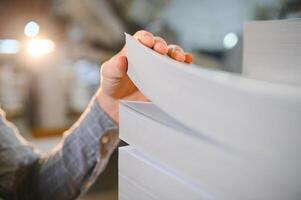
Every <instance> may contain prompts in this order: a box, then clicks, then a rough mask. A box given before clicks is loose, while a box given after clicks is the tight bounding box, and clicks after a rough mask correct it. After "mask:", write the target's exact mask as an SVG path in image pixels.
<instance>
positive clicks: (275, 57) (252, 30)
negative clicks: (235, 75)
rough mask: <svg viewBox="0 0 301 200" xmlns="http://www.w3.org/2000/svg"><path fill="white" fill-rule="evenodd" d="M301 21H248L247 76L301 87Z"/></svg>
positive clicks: (244, 65) (246, 27) (244, 52)
mask: <svg viewBox="0 0 301 200" xmlns="http://www.w3.org/2000/svg"><path fill="white" fill-rule="evenodd" d="M300 41H301V19H290V20H272V21H255V22H248V23H246V25H245V27H244V45H243V46H244V51H243V54H244V56H243V74H244V75H246V76H249V77H252V78H256V79H261V80H267V81H273V82H283V83H288V84H294V85H298V86H299V87H300V86H301V42H300Z"/></svg>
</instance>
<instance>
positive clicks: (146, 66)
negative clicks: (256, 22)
mask: <svg viewBox="0 0 301 200" xmlns="http://www.w3.org/2000/svg"><path fill="white" fill-rule="evenodd" d="M126 55H127V58H128V65H129V69H128V74H129V76H130V78H131V79H132V80H133V82H134V83H135V84H136V85H137V87H138V88H139V89H140V90H141V91H142V92H143V93H144V94H145V95H146V96H147V97H148V98H149V99H150V100H151V101H153V102H154V103H155V104H156V105H157V106H158V107H159V108H161V109H162V110H163V111H165V112H166V113H167V114H168V115H170V116H172V117H173V118H175V119H176V120H177V121H179V122H180V123H182V124H184V125H185V126H188V127H189V128H191V129H192V130H195V131H196V132H198V133H200V134H204V135H208V136H210V137H211V138H212V139H214V140H215V141H218V142H219V143H222V144H225V145H228V146H232V147H233V148H236V149H240V150H242V151H244V152H248V153H250V154H259V155H264V156H273V155H275V154H282V153H283V155H282V156H289V157H290V156H292V157H293V158H295V157H297V156H298V155H300V153H301V148H299V141H300V140H301V134H300V133H301V123H300V119H301V88H299V87H294V86H288V85H281V84H277V83H269V82H266V81H259V80H255V79H249V78H245V77H241V76H238V75H234V74H231V73H227V72H222V71H212V70H208V69H203V68H201V67H198V66H193V65H186V64H181V63H179V62H176V61H174V60H172V59H170V58H167V57H166V56H162V55H159V54H158V53H156V52H154V51H153V50H150V49H149V48H147V47H145V46H143V45H141V44H140V43H139V42H138V41H136V40H135V39H134V38H133V37H131V36H130V35H126ZM267 147H268V148H267ZM279 148H280V149H281V151H279ZM296 162H297V164H298V165H299V164H300V162H299V160H297V161H296Z"/></svg>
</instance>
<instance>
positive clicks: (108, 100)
mask: <svg viewBox="0 0 301 200" xmlns="http://www.w3.org/2000/svg"><path fill="white" fill-rule="evenodd" d="M134 38H136V39H137V40H138V41H140V42H141V43H142V44H143V45H145V46H147V47H149V48H152V49H153V50H154V51H156V52H158V53H160V54H162V55H166V54H167V55H168V56H170V57H171V58H173V59H175V60H177V61H180V62H186V63H192V55H191V54H190V53H185V52H184V51H183V49H182V48H181V47H179V46H177V45H167V43H166V42H165V40H164V39H162V38H160V37H154V36H153V34H151V33H150V32H147V31H143V30H141V31H138V32H137V33H135V34H134ZM96 98H97V100H98V102H99V104H100V106H101V107H102V109H103V110H104V111H105V112H106V113H107V114H108V115H109V116H110V117H111V118H112V119H113V120H114V121H115V122H116V123H118V104H119V100H120V99H127V100H135V101H146V100H147V99H146V97H145V96H144V95H143V94H142V93H141V92H140V91H139V90H138V89H137V87H136V86H135V85H134V83H133V82H132V81H131V80H130V78H129V76H128V75H127V59H126V56H125V53H124V50H121V52H119V53H118V54H116V55H115V56H114V57H112V58H111V59H110V60H108V61H106V62H105V63H104V64H103V65H102V67H101V85H100V89H99V91H98V92H97V95H96Z"/></svg>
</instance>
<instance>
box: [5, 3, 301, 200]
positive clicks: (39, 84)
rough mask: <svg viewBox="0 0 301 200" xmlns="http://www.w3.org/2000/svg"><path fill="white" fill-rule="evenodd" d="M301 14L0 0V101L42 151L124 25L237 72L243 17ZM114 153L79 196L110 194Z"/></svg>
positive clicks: (80, 104)
mask: <svg viewBox="0 0 301 200" xmlns="http://www.w3.org/2000/svg"><path fill="white" fill-rule="evenodd" d="M297 17H301V0H227V1H222V0H0V105H1V109H3V110H4V111H5V112H6V115H7V118H8V119H9V120H11V121H13V122H14V123H15V124H16V125H17V127H18V128H19V130H20V132H21V134H22V135H23V136H24V137H25V138H27V139H28V140H30V141H32V142H33V143H34V145H36V146H37V147H38V148H40V149H41V150H42V151H45V152H46V151H48V150H50V149H51V148H52V147H53V146H54V145H56V144H57V143H58V142H59V141H60V138H61V135H62V133H63V132H64V130H66V129H68V127H70V125H71V124H72V123H74V121H75V120H77V118H78V117H79V116H80V114H81V113H82V112H83V111H84V109H85V107H86V106H87V104H88V103H89V101H90V99H91V97H92V96H93V94H94V92H95V91H96V89H97V88H98V86H99V81H100V80H99V79H100V77H99V69H100V65H101V63H102V62H104V61H105V60H107V59H108V58H110V57H111V56H112V55H114V54H115V53H116V52H118V51H119V50H120V49H121V47H122V46H123V44H124V35H123V33H124V32H128V33H131V34H133V33H135V32H136V31H137V30H140V29H146V30H148V31H151V32H153V33H154V34H155V35H159V36H161V37H163V38H165V39H166V40H167V42H168V43H175V44H179V45H181V46H182V47H183V48H185V50H187V51H190V52H192V53H193V54H194V62H195V63H196V64H198V65H201V66H203V67H208V68H213V69H219V70H226V71H230V72H234V73H240V72H241V62H242V33H243V24H244V22H246V21H250V20H270V19H286V18H297ZM117 177H118V175H117V152H115V153H114V154H113V156H112V159H111V162H110V163H109V165H108V167H107V169H106V171H105V172H104V173H103V174H102V175H101V176H100V177H99V179H98V180H97V181H96V183H95V184H94V185H93V187H92V188H91V189H90V191H89V192H88V193H87V194H86V195H85V196H84V197H82V198H81V199H85V200H89V199H90V200H92V199H103V200H106V199H117V198H118V193H117V184H118V180H117V179H118V178H117Z"/></svg>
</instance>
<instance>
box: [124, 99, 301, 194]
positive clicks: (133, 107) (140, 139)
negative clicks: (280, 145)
mask: <svg viewBox="0 0 301 200" xmlns="http://www.w3.org/2000/svg"><path fill="white" fill-rule="evenodd" d="M119 116H120V124H119V134H120V138H121V139H122V140H124V141H126V142H127V143H129V144H130V145H131V146H133V147H135V148H137V149H138V150H139V151H141V152H144V153H145V155H147V156H148V157H149V158H151V159H153V160H156V161H158V162H159V163H160V164H161V166H166V167H167V168H168V169H170V170H171V171H175V172H176V173H177V174H178V176H181V177H184V178H183V179H186V180H189V181H190V182H193V183H195V184H196V185H197V186H196V187H199V188H200V189H202V190H206V191H208V193H210V194H214V195H215V196H218V197H219V199H226V200H241V199H261V200H266V199H273V200H282V199H294V198H292V197H298V196H300V195H301V193H300V190H299V186H300V185H301V181H300V180H299V177H298V176H296V174H299V173H300V171H301V170H300V167H297V166H296V165H295V163H296V160H299V156H297V157H294V158H291V159H289V157H287V156H285V157H281V156H280V155H279V154H275V155H274V157H264V159H262V156H259V157H252V156H250V155H248V154H245V153H244V152H240V151H237V150H235V149H231V148H229V147H227V146H224V145H221V144H219V143H216V141H214V140H212V139H211V138H210V136H209V137H206V136H203V135H199V134H197V133H195V132H193V131H192V130H190V129H188V128H186V127H183V126H182V125H180V124H178V123H177V122H176V121H175V120H173V119H171V118H170V117H168V116H167V115H166V114H165V113H163V112H162V111H161V110H159V109H158V108H157V107H156V106H155V105H154V104H152V103H142V102H128V101H123V102H122V103H121V104H120V112H119ZM267 148H268V147H267ZM280 151H281V150H280ZM132 168H133V169H135V170H136V166H135V165H133V166H132ZM133 173H135V172H133Z"/></svg>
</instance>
